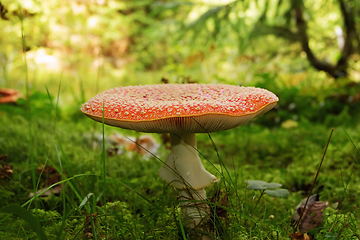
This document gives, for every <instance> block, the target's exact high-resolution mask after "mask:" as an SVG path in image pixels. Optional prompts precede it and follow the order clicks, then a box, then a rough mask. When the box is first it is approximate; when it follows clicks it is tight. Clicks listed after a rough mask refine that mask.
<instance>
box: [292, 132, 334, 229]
mask: <svg viewBox="0 0 360 240" xmlns="http://www.w3.org/2000/svg"><path fill="white" fill-rule="evenodd" d="M333 132H334V128H332V129H331V133H330V136H329V139H328V141H327V144H326V147H325V151H324V154H323V156H322V159H321V162H320V165H319V168H318V170H317V172H316V176H315V178H314V181H313V184H312V186H311V189H310V192H309V194H308V196H307V199H306V202H305V207H304V209H303V210H302V212H301V215H300V217H299V220H298V221H297V223H296V226H295V229H297V228H298V227H299V224H300V222H301V219H302V217H303V215H304V212H305V210H306V206H307V204H308V201H309V198H310V196H311V193H312V190H313V189H314V186H315V182H316V180H317V178H318V176H319V173H320V169H321V166H322V164H323V162H324V159H325V154H326V151H327V148H328V146H329V144H330V139H331V136H332V134H333Z"/></svg>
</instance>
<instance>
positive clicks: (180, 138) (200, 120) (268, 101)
mask: <svg viewBox="0 0 360 240" xmlns="http://www.w3.org/2000/svg"><path fill="white" fill-rule="evenodd" d="M278 100H279V99H278V97H277V96H276V95H275V94H273V93H271V92H269V91H268V90H265V89H261V88H254V87H239V86H233V85H222V84H164V85H145V86H128V87H118V88H114V89H110V90H107V91H105V92H103V93H100V94H98V95H97V96H95V97H93V98H91V99H90V100H89V101H88V102H86V103H85V104H83V106H82V108H81V111H82V112H83V113H84V114H85V115H86V116H88V117H89V118H92V119H93V120H95V121H98V122H102V121H103V114H104V123H105V124H107V125H111V126H115V127H120V128H124V129H131V130H135V131H139V132H147V133H170V138H171V152H170V154H169V155H168V157H167V158H166V160H165V164H164V165H163V167H162V168H161V169H160V170H159V172H158V173H159V176H160V178H162V179H163V180H165V181H167V182H168V183H170V184H171V185H172V186H173V187H174V188H177V189H179V190H178V194H179V199H180V200H206V191H205V188H206V187H208V186H210V185H211V184H212V183H213V182H215V181H217V178H216V177H215V176H214V175H212V174H211V173H209V172H207V171H206V170H205V168H204V167H203V165H202V163H201V160H200V158H199V155H198V152H197V149H196V139H195V134H196V133H206V132H207V133H211V132H217V131H222V130H227V129H231V128H234V127H237V126H240V125H242V124H245V123H246V122H248V121H249V120H251V119H253V118H254V117H256V116H259V115H262V114H264V113H266V112H267V111H269V110H270V109H272V108H273V107H274V106H275V105H276V103H277V101H278ZM103 104H104V105H103ZM103 106H104V109H103ZM103 110H104V111H103ZM181 208H182V212H183V214H184V215H185V216H188V217H189V219H190V220H191V223H190V224H188V226H190V227H195V226H197V225H198V224H199V223H200V222H201V221H202V220H203V218H204V217H206V216H207V215H208V214H209V209H208V207H207V206H206V204H204V203H200V204H198V203H196V204H194V202H191V201H184V202H182V203H181Z"/></svg>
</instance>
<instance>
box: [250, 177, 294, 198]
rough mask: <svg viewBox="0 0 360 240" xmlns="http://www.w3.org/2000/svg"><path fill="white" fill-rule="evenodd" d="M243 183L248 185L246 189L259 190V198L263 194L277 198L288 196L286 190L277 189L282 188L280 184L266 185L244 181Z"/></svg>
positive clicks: (253, 181) (261, 182)
mask: <svg viewBox="0 0 360 240" xmlns="http://www.w3.org/2000/svg"><path fill="white" fill-rule="evenodd" d="M245 182H246V183H247V184H248V186H247V188H248V189H251V190H259V191H260V192H261V196H262V195H263V194H267V195H269V196H271V197H279V198H288V196H289V191H288V190H286V189H282V188H279V187H281V186H282V185H281V184H280V183H267V182H264V181H259V180H246V181H245ZM274 188H278V189H274Z"/></svg>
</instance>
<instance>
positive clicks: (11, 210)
mask: <svg viewBox="0 0 360 240" xmlns="http://www.w3.org/2000/svg"><path fill="white" fill-rule="evenodd" d="M0 212H2V213H8V214H14V215H17V216H18V217H20V218H22V219H23V220H25V221H26V222H27V223H28V224H29V225H30V227H31V228H32V230H33V231H34V232H36V234H37V237H38V238H39V239H41V240H46V239H47V237H46V235H45V233H44V230H43V228H42V226H41V225H40V222H39V221H38V220H39V218H36V217H35V216H34V215H32V214H31V212H29V211H28V210H26V209H25V208H22V207H20V206H19V205H16V204H12V205H8V206H5V207H2V208H1V209H0Z"/></svg>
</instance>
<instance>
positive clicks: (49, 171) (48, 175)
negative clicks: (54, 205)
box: [29, 164, 63, 197]
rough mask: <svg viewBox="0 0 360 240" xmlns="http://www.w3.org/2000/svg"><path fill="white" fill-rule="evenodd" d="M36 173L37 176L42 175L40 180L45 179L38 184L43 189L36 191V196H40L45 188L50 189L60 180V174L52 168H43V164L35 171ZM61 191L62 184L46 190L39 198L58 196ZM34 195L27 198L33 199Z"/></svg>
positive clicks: (31, 194)
mask: <svg viewBox="0 0 360 240" xmlns="http://www.w3.org/2000/svg"><path fill="white" fill-rule="evenodd" d="M36 172H37V173H38V174H40V173H42V176H41V177H42V178H45V180H44V181H43V182H42V183H41V184H40V185H41V186H42V187H43V188H42V189H40V190H38V191H37V192H36V194H37V195H38V194H40V193H41V192H42V191H44V190H45V189H46V188H48V187H50V186H51V185H53V184H56V183H58V182H60V181H61V180H62V176H61V174H60V173H59V172H58V171H57V170H56V168H55V167H53V166H44V165H43V164H42V165H41V166H40V167H38V168H37V169H36ZM62 190H63V185H62V183H60V184H58V185H56V186H54V187H52V188H50V189H48V190H46V191H45V192H43V193H42V194H41V195H40V196H46V197H48V196H50V195H51V194H55V195H57V194H60V192H61V191H62ZM33 196H34V193H30V194H29V197H33Z"/></svg>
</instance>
